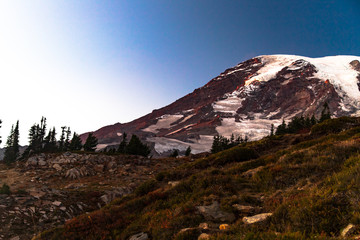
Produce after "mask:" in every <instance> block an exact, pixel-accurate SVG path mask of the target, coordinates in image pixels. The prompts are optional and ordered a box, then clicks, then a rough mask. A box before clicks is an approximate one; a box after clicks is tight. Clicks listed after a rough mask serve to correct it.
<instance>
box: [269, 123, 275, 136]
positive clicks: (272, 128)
mask: <svg viewBox="0 0 360 240" xmlns="http://www.w3.org/2000/svg"><path fill="white" fill-rule="evenodd" d="M272 136H274V124H271V128H270V137H272Z"/></svg>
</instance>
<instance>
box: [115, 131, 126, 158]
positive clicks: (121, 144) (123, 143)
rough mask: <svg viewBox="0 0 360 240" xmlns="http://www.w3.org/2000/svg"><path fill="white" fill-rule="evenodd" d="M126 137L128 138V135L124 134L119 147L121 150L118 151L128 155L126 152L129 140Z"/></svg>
mask: <svg viewBox="0 0 360 240" xmlns="http://www.w3.org/2000/svg"><path fill="white" fill-rule="evenodd" d="M126 137H127V134H126V133H125V132H124V133H123V139H122V141H121V143H120V145H119V148H118V149H117V152H118V153H126V152H125V150H126V146H127V142H126V141H127V140H126Z"/></svg>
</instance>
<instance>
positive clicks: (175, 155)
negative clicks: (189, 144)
mask: <svg viewBox="0 0 360 240" xmlns="http://www.w3.org/2000/svg"><path fill="white" fill-rule="evenodd" d="M177 156H179V150H177V149H174V151H173V152H172V153H171V154H170V157H173V158H176V157H177Z"/></svg>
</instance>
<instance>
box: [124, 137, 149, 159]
mask: <svg viewBox="0 0 360 240" xmlns="http://www.w3.org/2000/svg"><path fill="white" fill-rule="evenodd" d="M125 151H126V153H127V154H131V155H141V156H144V157H147V156H148V155H149V154H150V148H149V147H148V146H147V145H146V144H143V143H142V142H141V141H140V139H139V137H138V136H136V135H135V134H134V135H132V136H131V139H130V141H129V144H128V145H127V146H126V149H125Z"/></svg>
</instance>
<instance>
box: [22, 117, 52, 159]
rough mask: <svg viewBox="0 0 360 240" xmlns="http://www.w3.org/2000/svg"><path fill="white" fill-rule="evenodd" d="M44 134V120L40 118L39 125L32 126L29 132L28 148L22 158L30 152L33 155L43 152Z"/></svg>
mask: <svg viewBox="0 0 360 240" xmlns="http://www.w3.org/2000/svg"><path fill="white" fill-rule="evenodd" d="M45 133H46V118H45V117H42V118H41V121H40V124H34V125H32V126H31V128H30V130H29V146H28V148H27V149H26V150H25V152H24V154H23V156H27V155H28V154H29V153H30V152H31V151H32V152H34V153H39V152H41V151H42V150H43V148H44V145H45V141H44V137H45Z"/></svg>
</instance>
